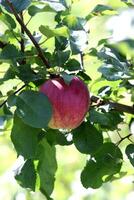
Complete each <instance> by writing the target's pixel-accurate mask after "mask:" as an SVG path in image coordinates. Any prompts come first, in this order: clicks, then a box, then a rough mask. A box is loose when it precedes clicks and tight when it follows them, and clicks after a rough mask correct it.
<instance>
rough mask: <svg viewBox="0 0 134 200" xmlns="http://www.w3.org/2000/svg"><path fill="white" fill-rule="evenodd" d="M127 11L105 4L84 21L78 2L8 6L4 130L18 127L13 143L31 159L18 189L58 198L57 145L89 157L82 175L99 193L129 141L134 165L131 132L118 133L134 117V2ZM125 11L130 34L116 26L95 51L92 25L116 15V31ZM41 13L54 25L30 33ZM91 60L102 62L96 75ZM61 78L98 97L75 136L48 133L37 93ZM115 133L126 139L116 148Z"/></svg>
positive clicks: (1, 60) (45, 108)
mask: <svg viewBox="0 0 134 200" xmlns="http://www.w3.org/2000/svg"><path fill="white" fill-rule="evenodd" d="M76 5H77V4H76ZM120 5H124V8H125V11H120V10H118V9H117V8H115V7H114V6H111V5H109V4H106V5H102V4H99V3H98V4H97V5H95V6H94V8H93V9H92V10H91V11H88V13H85V16H78V15H74V14H73V11H72V8H73V7H75V1H69V0H59V1H49V0H47V1H45V0H43V1H35V0H34V1H33V0H31V1H30V0H25V1H16V0H1V4H0V22H1V23H2V24H3V27H4V28H3V29H2V30H1V32H0V64H1V65H0V67H1V69H2V70H3V69H4V73H3V74H2V75H1V76H0V87H1V92H0V102H1V106H0V107H1V110H0V119H1V121H2V124H3V126H2V132H3V134H4V131H5V130H6V127H7V125H8V123H11V126H12V130H11V141H12V143H13V145H14V148H15V150H16V152H17V155H18V156H19V155H21V156H23V157H24V160H25V162H24V165H23V166H22V168H21V169H20V170H18V172H17V174H16V176H15V178H16V180H17V181H18V183H19V184H20V185H21V186H22V187H25V188H29V189H31V190H33V191H35V190H38V189H39V190H40V191H41V192H42V193H43V194H44V195H45V196H46V197H47V199H51V197H50V196H51V194H52V192H53V189H54V181H55V173H56V170H57V161H56V146H57V145H61V146H68V145H72V144H74V145H75V147H76V149H77V150H78V151H79V152H80V153H82V154H86V155H87V156H88V160H87V163H86V166H85V167H83V169H82V172H81V177H80V179H81V182H82V185H83V186H84V187H85V188H89V187H91V188H99V187H101V186H102V184H104V183H106V182H108V181H112V180H114V177H115V176H116V175H120V174H121V173H123V172H122V166H123V163H124V162H125V156H124V151H123V149H122V148H121V147H120V143H121V142H122V141H124V140H128V142H129V144H128V145H127V146H125V147H124V148H125V153H126V155H127V157H128V159H129V161H130V163H131V164H132V166H133V165H134V157H133V154H134V146H133V138H132V137H133V136H132V134H131V132H132V130H131V132H130V133H129V134H128V135H127V134H126V135H125V136H121V135H120V134H119V132H120V127H121V124H123V123H127V124H129V123H130V122H131V121H132V119H133V116H132V115H133V114H134V109H133V106H132V105H133V102H134V88H133V85H134V83H133V82H134V59H133V58H134V53H133V52H134V50H133V49H134V46H133V44H134V38H133V34H131V33H133V24H132V22H133V19H134V16H133V14H132V12H133V9H132V8H131V6H132V7H133V3H132V2H128V1H123V2H122V3H121V2H120ZM120 12H121V13H120ZM123 12H126V13H127V14H128V13H130V14H128V15H129V18H128V19H130V23H128V24H130V27H128V29H130V30H131V31H130V32H129V33H128V32H127V31H126V32H125V33H126V35H121V36H122V37H121V38H120V39H119V37H116V36H118V34H120V32H118V34H117V33H116V31H117V29H116V26H115V27H114V26H113V27H112V26H110V30H111V31H112V33H109V32H108V33H107V37H105V38H103V39H101V40H98V41H97V44H96V45H91V42H90V34H91V35H92V30H89V28H88V27H89V24H90V22H92V21H93V20H94V19H95V18H97V19H99V18H101V17H103V18H104V19H105V20H109V18H110V19H112V20H113V19H114V18H115V17H116V22H117V23H118V24H117V25H118V26H119V25H120V26H122V24H121V23H120V20H122V19H123V18H121V17H122V16H123ZM42 13H43V14H46V13H47V14H48V16H49V15H52V20H53V25H52V26H51V25H49V24H47V22H46V21H45V20H43V21H41V25H39V26H38V24H36V26H37V28H36V30H32V28H31V27H30V28H29V25H30V23H31V21H32V20H33V21H34V19H35V18H36V17H38V16H40V14H42ZM117 14H118V16H117ZM120 18H121V19H120ZM108 23H110V21H109V22H108ZM124 27H125V26H124ZM121 28H122V27H121ZM121 30H122V29H121ZM90 31H91V33H90ZM125 33H123V34H125ZM121 34H122V33H121ZM109 38H112V39H109ZM87 58H88V65H86V66H85V63H86V59H87ZM90 58H92V59H94V60H96V62H97V72H96V73H95V77H94V76H92V67H94V65H92V64H91V63H90ZM90 65H91V66H90ZM1 69H0V71H1ZM97 74H99V78H98V77H97ZM55 75H60V76H62V77H63V78H64V80H65V81H66V82H67V84H69V82H70V80H71V78H72V76H73V75H77V76H79V77H80V78H81V79H82V80H83V81H84V82H85V83H86V84H87V85H88V86H89V88H90V90H91V92H92V93H94V95H98V97H96V96H93V98H91V100H92V104H91V107H90V109H89V111H88V113H87V116H86V118H85V121H84V122H83V123H82V124H81V125H80V126H79V127H78V128H76V129H74V130H67V131H66V130H52V129H49V128H48V123H49V121H50V119H51V116H52V106H51V103H50V102H49V99H48V98H47V96H45V95H42V94H40V93H39V92H38V87H39V85H41V83H43V82H44V81H45V80H46V79H48V78H50V77H53V76H55ZM100 98H101V100H100ZM126 99H127V102H126ZM122 102H125V103H126V104H127V105H128V106H127V105H124V104H122ZM76 114H77V113H76ZM111 131H113V132H116V133H117V136H119V140H118V141H117V143H115V142H114V141H113V140H112V138H111V137H110V135H109V134H110V132H111ZM69 136H71V139H70V137H69ZM124 175H125V174H124Z"/></svg>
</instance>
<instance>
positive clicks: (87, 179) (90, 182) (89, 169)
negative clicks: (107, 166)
mask: <svg viewBox="0 0 134 200" xmlns="http://www.w3.org/2000/svg"><path fill="white" fill-rule="evenodd" d="M81 183H82V185H83V186H84V187H85V188H89V187H91V188H94V189H96V188H99V187H100V186H101V185H102V175H101V168H100V167H99V166H98V165H97V163H96V162H95V161H93V160H89V162H87V164H86V166H85V168H84V170H83V171H82V173H81Z"/></svg>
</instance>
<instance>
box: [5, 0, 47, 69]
mask: <svg viewBox="0 0 134 200" xmlns="http://www.w3.org/2000/svg"><path fill="white" fill-rule="evenodd" d="M6 3H7V4H8V6H9V7H10V9H11V11H12V12H13V14H14V16H15V18H16V20H17V21H18V23H19V24H20V25H21V27H22V28H23V30H24V31H25V33H26V34H27V35H28V37H29V38H30V40H31V41H32V43H33V44H34V46H35V47H36V50H37V51H38V56H39V57H40V58H41V60H42V62H43V63H44V64H45V66H46V67H47V68H50V65H49V63H48V61H47V59H46V58H45V56H44V54H43V51H42V49H41V48H40V46H39V44H38V43H37V42H36V40H35V39H34V37H33V35H32V34H31V32H30V31H29V29H28V28H27V27H26V25H25V24H24V23H23V21H22V19H21V18H20V16H19V15H18V13H17V12H16V9H15V8H14V6H13V4H12V3H11V1H10V0H6Z"/></svg>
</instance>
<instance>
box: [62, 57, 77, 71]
mask: <svg viewBox="0 0 134 200" xmlns="http://www.w3.org/2000/svg"><path fill="white" fill-rule="evenodd" d="M64 68H65V69H67V70H69V71H75V70H80V69H81V64H80V63H79V62H78V61H77V60H76V59H74V58H72V59H69V60H68V62H67V63H66V64H65V67H64Z"/></svg>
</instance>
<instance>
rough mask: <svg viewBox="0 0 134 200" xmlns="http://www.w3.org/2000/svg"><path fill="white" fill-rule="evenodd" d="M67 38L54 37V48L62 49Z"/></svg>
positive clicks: (66, 44)
mask: <svg viewBox="0 0 134 200" xmlns="http://www.w3.org/2000/svg"><path fill="white" fill-rule="evenodd" d="M68 44H69V42H68V38H65V37H62V36H60V37H55V50H56V51H64V50H65V49H66V48H67V47H68Z"/></svg>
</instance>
